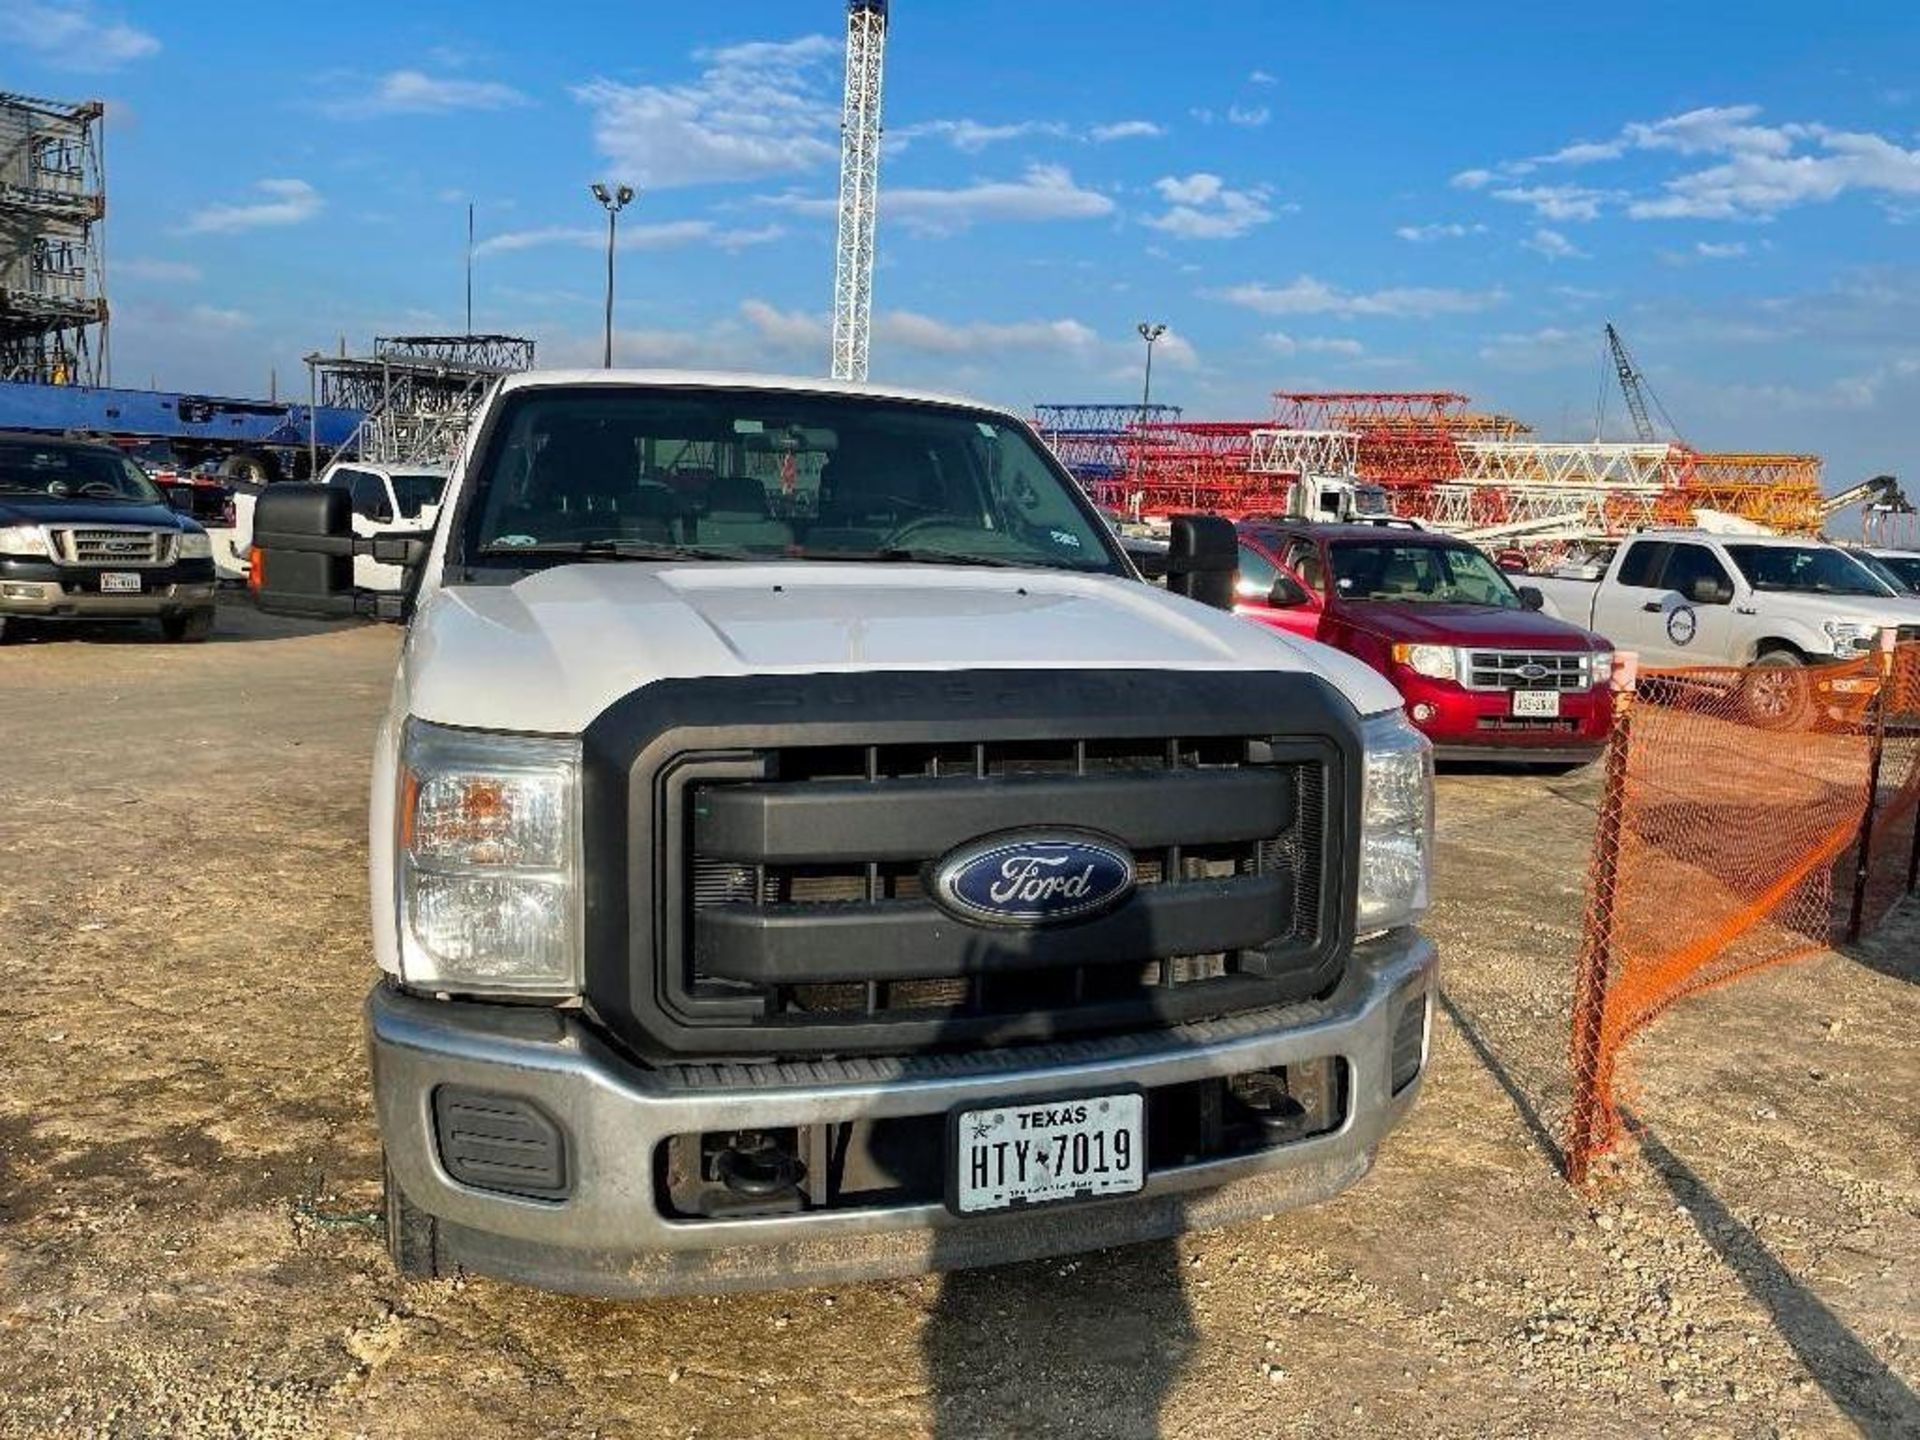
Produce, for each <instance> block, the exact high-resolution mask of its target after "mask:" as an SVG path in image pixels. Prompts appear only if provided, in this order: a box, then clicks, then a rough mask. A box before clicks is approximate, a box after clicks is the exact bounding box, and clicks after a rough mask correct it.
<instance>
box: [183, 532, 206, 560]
mask: <svg viewBox="0 0 1920 1440" xmlns="http://www.w3.org/2000/svg"><path fill="white" fill-rule="evenodd" d="M176 554H177V558H179V559H181V560H211V559H212V558H213V541H212V540H210V539H209V538H207V535H206V532H205V531H200V530H189V531H188V532H187V533H186V534H184V535H182V536H181V537H180V549H179V550H178V552H176Z"/></svg>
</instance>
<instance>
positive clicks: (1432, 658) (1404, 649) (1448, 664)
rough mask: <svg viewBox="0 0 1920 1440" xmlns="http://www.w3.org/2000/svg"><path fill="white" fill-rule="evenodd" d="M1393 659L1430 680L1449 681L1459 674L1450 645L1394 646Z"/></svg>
mask: <svg viewBox="0 0 1920 1440" xmlns="http://www.w3.org/2000/svg"><path fill="white" fill-rule="evenodd" d="M1393 658H1394V659H1395V660H1396V661H1398V662H1399V663H1400V664H1402V665H1404V666H1406V667H1407V668H1408V669H1409V670H1411V671H1413V673H1414V674H1416V675H1425V676H1426V677H1427V678H1428V679H1430V680H1451V679H1453V678H1454V676H1456V675H1457V674H1459V665H1458V663H1457V662H1456V660H1455V658H1454V652H1453V647H1452V646H1451V645H1396V646H1394V647H1393Z"/></svg>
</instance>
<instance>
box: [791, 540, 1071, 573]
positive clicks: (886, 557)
mask: <svg viewBox="0 0 1920 1440" xmlns="http://www.w3.org/2000/svg"><path fill="white" fill-rule="evenodd" d="M783 558H785V559H788V560H821V561H828V562H832V561H838V560H844V561H847V562H849V563H851V564H856V565H857V564H861V563H881V564H892V565H984V566H988V567H991V568H993V569H998V570H1034V569H1043V568H1046V567H1044V566H1042V565H1041V563H1040V562H1039V561H1037V560H1009V559H1006V558H1004V557H1001V556H997V555H969V554H966V553H964V552H961V551H955V550H922V549H919V548H917V547H914V546H900V545H888V546H884V547H882V548H880V549H878V550H800V551H794V552H790V553H789V554H787V555H786V556H784V557H783ZM1057 568H1065V567H1057Z"/></svg>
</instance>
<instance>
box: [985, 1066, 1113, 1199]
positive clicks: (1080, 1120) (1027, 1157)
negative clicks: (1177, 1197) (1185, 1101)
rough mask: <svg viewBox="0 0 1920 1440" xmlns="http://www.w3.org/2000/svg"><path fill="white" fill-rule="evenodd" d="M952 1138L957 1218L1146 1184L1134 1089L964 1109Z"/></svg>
mask: <svg viewBox="0 0 1920 1440" xmlns="http://www.w3.org/2000/svg"><path fill="white" fill-rule="evenodd" d="M953 1136H954V1142H953V1143H954V1157H953V1165H954V1185H953V1208H954V1210H955V1211H956V1212H958V1213H959V1214H962V1215H977V1214H980V1213H982V1212H983V1211H989V1210H1005V1209H1007V1208H1009V1207H1010V1206H1014V1205H1044V1204H1050V1203H1053V1202H1056V1201H1061V1200H1077V1199H1094V1198H1096V1197H1099V1196H1102V1195H1130V1194H1132V1193H1133V1192H1134V1191H1136V1190H1138V1189H1140V1188H1141V1186H1143V1185H1145V1184H1146V1179H1147V1155H1146V1150H1147V1147H1146V1105H1145V1101H1144V1099H1143V1097H1142V1096H1141V1095H1140V1093H1139V1092H1138V1091H1132V1092H1123V1093H1121V1094H1117V1095H1095V1096H1088V1097H1084V1098H1081V1097H1073V1098H1067V1099H1061V1100H1050V1101H1046V1102H1043V1103H1040V1104H1033V1105H998V1106H987V1107H982V1108H979V1109H973V1110H963V1111H961V1112H960V1113H959V1115H958V1116H957V1117H956V1121H955V1124H954V1127H953Z"/></svg>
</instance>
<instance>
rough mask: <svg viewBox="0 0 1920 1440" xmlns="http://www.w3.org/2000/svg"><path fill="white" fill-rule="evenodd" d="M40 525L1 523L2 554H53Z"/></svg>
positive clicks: (0, 546)
mask: <svg viewBox="0 0 1920 1440" xmlns="http://www.w3.org/2000/svg"><path fill="white" fill-rule="evenodd" d="M52 553H53V552H52V551H51V550H49V549H48V548H47V532H46V531H44V530H42V529H41V528H40V527H39V526H38V525H0V555H51V554H52Z"/></svg>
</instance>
